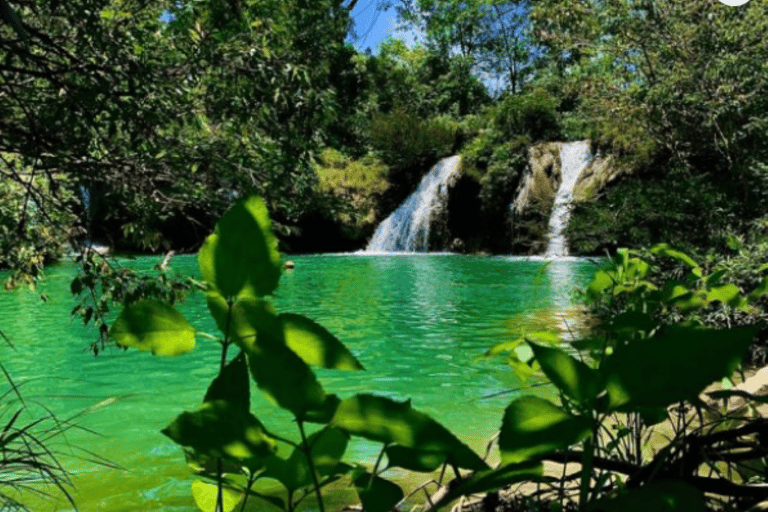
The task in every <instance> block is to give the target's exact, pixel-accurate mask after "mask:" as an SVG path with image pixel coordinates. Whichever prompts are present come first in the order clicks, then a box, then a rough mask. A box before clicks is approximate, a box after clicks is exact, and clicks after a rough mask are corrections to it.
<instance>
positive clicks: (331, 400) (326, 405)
mask: <svg viewBox="0 0 768 512" xmlns="http://www.w3.org/2000/svg"><path fill="white" fill-rule="evenodd" d="M340 403H341V400H340V399H339V397H338V395H325V400H323V403H322V404H321V405H320V406H319V407H316V408H314V409H311V410H309V411H307V413H306V414H305V415H304V421H309V422H312V423H321V424H323V425H325V424H326V423H328V422H330V421H331V418H333V415H334V414H336V408H337V407H338V406H339V404H340Z"/></svg>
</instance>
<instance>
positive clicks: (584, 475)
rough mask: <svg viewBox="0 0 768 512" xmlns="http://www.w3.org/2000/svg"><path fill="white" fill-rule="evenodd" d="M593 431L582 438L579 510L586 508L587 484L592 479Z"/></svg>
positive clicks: (587, 497)
mask: <svg viewBox="0 0 768 512" xmlns="http://www.w3.org/2000/svg"><path fill="white" fill-rule="evenodd" d="M594 438H595V431H594V430H593V431H592V434H591V435H590V436H589V437H588V438H586V439H585V440H584V459H583V461H582V464H581V485H580V486H579V511H581V512H583V511H584V510H586V507H587V501H588V500H589V485H590V480H591V479H592V457H593V456H594V451H595V443H594Z"/></svg>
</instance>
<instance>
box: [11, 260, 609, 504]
mask: <svg viewBox="0 0 768 512" xmlns="http://www.w3.org/2000/svg"><path fill="white" fill-rule="evenodd" d="M292 259H293V260H294V261H295V263H296V268H295V269H294V270H290V271H287V272H285V273H284V275H283V277H282V279H281V282H280V287H279V288H278V290H277V295H276V297H275V299H274V302H275V305H276V307H277V309H278V310H279V311H291V312H296V313H301V314H304V315H307V316H309V317H310V318H312V319H314V320H316V321H318V322H319V323H321V324H322V325H323V326H325V327H326V328H327V329H328V330H330V331H331V332H332V333H334V334H335V335H336V336H338V337H339V338H340V339H341V340H342V341H343V342H344V343H345V344H346V345H347V346H348V347H349V348H350V350H351V351H352V352H353V353H354V354H355V356H356V357H357V358H358V359H359V360H360V361H361V362H362V364H363V365H364V366H365V367H366V371H365V372H357V373H350V372H333V371H327V370H323V371H318V375H319V378H320V380H321V382H322V384H323V386H324V388H325V389H326V391H327V392H330V393H338V394H339V395H340V396H341V397H342V398H345V397H348V396H351V395H352V394H354V393H358V392H375V393H379V394H383V395H386V396H389V397H392V398H396V399H399V400H403V399H406V398H411V399H412V400H413V406H414V407H415V408H417V409H419V410H421V411H424V412H426V413H428V414H431V415H433V416H434V417H435V418H436V419H438V421H440V422H442V423H443V424H444V425H446V426H447V427H448V428H450V429H451V430H453V431H454V432H455V433H456V434H457V435H458V436H459V437H460V438H461V439H462V440H464V441H465V442H466V443H468V444H469V445H470V446H472V447H473V448H474V449H476V450H478V451H481V450H482V449H483V447H484V446H485V444H486V442H487V441H488V439H490V437H491V436H492V435H493V434H494V432H495V431H496V430H497V429H498V426H499V424H500V421H501V415H502V412H503V409H504V407H505V406H506V405H507V404H508V403H509V401H510V400H511V399H513V398H514V397H515V396H517V394H519V392H520V390H519V388H520V387H521V384H520V383H519V382H518V381H517V380H516V378H515V377H514V375H512V373H511V371H509V370H508V368H507V367H506V365H505V363H504V362H503V361H501V360H487V359H484V358H482V357H480V356H481V355H482V354H483V353H484V352H485V351H486V350H487V349H488V348H489V347H490V346H492V345H493V344H494V343H498V342H500V341H503V340H504V339H507V338H509V337H510V336H512V335H513V334H514V333H515V332H517V331H518V330H519V328H520V324H521V323H522V322H525V321H526V319H529V318H533V317H535V316H537V315H539V316H540V315H541V312H542V311H544V312H547V311H551V310H553V309H558V308H562V307H564V306H567V305H569V304H571V303H572V302H573V298H572V293H573V289H574V287H576V286H583V285H584V284H585V283H586V282H587V279H588V276H589V275H590V274H591V273H592V271H593V270H594V265H593V264H592V263H591V262H588V261H586V260H578V259H568V260H562V261H553V262H545V261H540V260H539V261H537V260H526V259H520V258H503V257H498V258H479V257H471V256H457V255H396V256H381V255H376V256H367V255H316V256H297V257H293V258H292ZM159 261H160V258H159V257H142V258H139V259H137V260H135V261H128V262H125V264H126V265H129V266H131V267H132V268H136V269H146V271H149V269H151V268H152V267H153V266H154V265H155V264H156V263H158V262H159ZM172 268H173V270H174V271H176V272H178V273H181V274H185V275H193V276H199V274H198V271H197V268H196V259H195V257H194V256H178V257H176V258H174V260H173V261H172ZM74 273H75V268H74V267H73V266H68V265H62V266H59V267H54V268H52V269H50V272H49V274H48V277H47V278H46V280H45V282H43V283H42V284H41V286H40V288H39V290H38V291H37V292H36V293H30V292H29V291H26V290H17V291H13V292H9V293H2V294H0V329H2V330H3V331H4V332H5V333H6V334H7V335H8V336H9V337H10V338H11V340H12V341H13V342H14V344H15V346H16V349H15V350H12V349H10V348H8V347H2V348H0V351H2V363H3V365H4V366H5V368H6V369H7V370H8V371H9V372H10V374H11V375H12V376H13V378H14V379H15V380H16V382H17V383H23V384H22V387H21V389H22V391H23V392H24V395H25V397H27V398H28V399H30V400H37V401H39V402H41V403H44V404H45V406H47V407H49V408H50V409H51V410H53V411H54V412H55V413H56V414H58V415H59V416H61V417H69V416H72V415H75V414H77V413H78V412H80V411H83V410H86V409H89V408H91V409H92V410H91V411H90V412H88V413H87V414H85V415H83V416H81V417H79V418H78V420H77V421H78V423H79V424H81V425H83V426H85V427H87V428H88V429H90V430H92V431H94V432H97V433H98V434H93V433H86V432H80V431H71V432H70V433H69V434H68V436H67V441H68V442H69V444H70V446H69V447H68V446H60V449H61V450H62V451H65V452H73V451H74V452H75V453H80V452H78V451H77V448H76V447H84V448H86V449H87V450H89V451H91V452H93V453H96V454H98V455H100V456H103V457H106V458H108V459H110V460H111V461H113V462H114V463H116V464H118V465H120V466H122V467H123V468H124V470H113V469H105V468H102V467H99V466H94V465H93V464H90V463H87V462H84V461H78V460H73V459H71V458H67V462H68V465H69V466H70V467H73V468H75V469H76V471H77V473H78V474H77V476H76V479H75V481H76V483H77V485H78V489H79V491H78V494H77V495H76V498H77V501H78V504H79V506H80V509H81V510H84V511H105V512H118V511H121V512H122V511H125V512H127V511H137V510H141V511H158V512H159V511H178V512H182V511H184V512H191V511H194V510H196V508H195V507H194V504H193V502H192V499H191V497H190V492H189V483H190V478H189V477H190V472H189V471H188V470H187V468H186V466H185V465H184V461H183V456H182V453H181V450H180V449H179V448H178V447H177V446H176V445H174V444H173V443H172V442H171V441H170V440H168V439H166V438H165V437H164V436H162V435H161V434H160V433H159V431H160V429H162V428H163V427H165V426H166V425H167V424H168V423H169V422H170V421H172V420H173V419H174V418H175V417H176V415H177V414H179V413H180V412H182V411H184V410H189V409H193V408H195V407H196V406H198V405H199V403H200V400H201V398H202V396H203V394H204V393H205V389H206V387H207V385H208V383H209V382H210V381H211V379H212V378H213V377H214V376H215V374H216V370H217V367H218V358H219V351H218V345H217V344H216V343H214V342H213V341H210V340H207V339H205V338H198V345H197V347H196V348H195V350H194V351H193V352H191V353H190V354H187V355H185V356H181V357H175V358H162V357H152V356H151V355H149V354H147V353H143V352H138V351H134V350H131V351H127V352H124V351H121V350H112V351H107V352H106V353H105V354H102V355H99V356H98V357H94V356H93V355H92V354H90V353H89V352H88V351H87V350H86V347H87V345H88V343H89V342H90V341H91V339H92V338H93V337H94V336H93V333H92V332H90V331H89V330H88V329H85V328H83V327H82V326H81V325H79V324H78V321H73V320H71V319H70V317H69V312H70V310H71V309H72V307H73V306H74V304H75V301H74V299H73V298H72V297H71V296H70V294H69V282H70V280H71V278H72V277H73V275H74ZM43 292H44V293H46V294H48V296H49V302H48V303H45V304H44V303H42V302H41V301H40V300H39V294H40V293H43ZM180 309H181V310H182V312H183V313H184V314H185V315H186V317H187V319H188V320H189V321H190V322H191V323H192V324H193V325H194V326H195V327H196V328H197V329H198V330H200V331H204V332H209V333H212V334H215V333H216V327H215V325H214V324H213V322H212V321H211V320H210V318H209V316H208V311H207V308H206V306H205V303H204V299H203V297H202V296H193V297H191V298H190V300H189V301H188V302H187V303H185V304H183V305H181V306H180ZM508 390H517V391H514V392H510V393H506V394H503V395H499V393H501V392H504V391H508ZM537 392H539V393H543V392H545V391H537ZM254 394H255V396H254V399H253V407H252V409H253V412H254V414H256V416H257V417H259V418H260V419H261V420H262V421H263V422H264V423H265V424H266V425H267V426H268V427H269V428H270V429H271V430H273V431H276V432H279V433H283V434H284V435H286V436H288V437H294V438H295V437H297V434H296V432H295V430H296V429H295V426H294V425H292V423H291V422H290V417H289V416H288V415H287V414H286V413H283V412H282V411H279V410H277V409H276V408H275V407H274V406H272V405H271V404H269V403H268V402H267V401H266V400H264V399H263V398H261V397H260V396H258V391H255V390H254ZM100 404H105V405H100ZM350 449H351V455H352V457H351V458H352V459H353V460H358V461H361V462H363V463H368V464H371V463H372V462H373V459H374V457H375V455H376V452H375V449H376V448H375V447H374V446H372V445H368V444H366V443H364V442H359V443H354V444H353V445H351V448H350ZM69 508H70V507H68V506H67V505H66V504H65V503H58V504H51V503H49V502H42V503H35V506H34V507H33V509H34V510H38V511H41V512H43V511H46V510H59V511H62V510H69ZM260 509H261V507H260V506H259V507H255V508H253V510H260Z"/></svg>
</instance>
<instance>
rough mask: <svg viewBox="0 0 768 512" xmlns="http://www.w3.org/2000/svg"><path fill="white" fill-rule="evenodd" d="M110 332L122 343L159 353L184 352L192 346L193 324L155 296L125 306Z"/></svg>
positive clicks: (193, 337)
mask: <svg viewBox="0 0 768 512" xmlns="http://www.w3.org/2000/svg"><path fill="white" fill-rule="evenodd" d="M109 335H110V336H111V337H112V339H113V340H115V343H117V344H118V345H119V346H121V347H135V348H138V349H141V350H148V351H150V352H152V354H155V355H160V356H178V355H181V354H186V353H187V352H189V351H190V350H192V349H193V348H194V347H195V329H194V327H192V326H191V325H189V322H187V321H186V319H185V318H184V317H183V316H182V314H181V313H179V312H178V311H176V309H175V308H174V307H173V306H171V305H170V304H167V303H165V302H161V301H159V300H157V299H146V300H142V301H139V302H136V303H134V304H130V305H128V306H125V307H124V308H123V311H122V312H121V313H120V316H118V317H117V320H115V322H114V323H113V324H112V327H111V328H110V329H109Z"/></svg>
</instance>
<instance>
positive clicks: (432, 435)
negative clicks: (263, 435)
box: [330, 394, 488, 469]
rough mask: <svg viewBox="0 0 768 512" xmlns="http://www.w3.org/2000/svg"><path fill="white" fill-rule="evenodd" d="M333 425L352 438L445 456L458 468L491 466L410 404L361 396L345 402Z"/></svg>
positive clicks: (332, 422)
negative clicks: (362, 438) (356, 437)
mask: <svg viewBox="0 0 768 512" xmlns="http://www.w3.org/2000/svg"><path fill="white" fill-rule="evenodd" d="M330 424H331V425H335V426H338V427H340V428H342V429H344V430H346V431H347V432H349V433H350V434H352V435H356V436H360V437H364V438H366V439H371V440H373V441H379V442H381V443H384V444H390V443H396V444H398V445H401V446H404V447H406V448H414V449H418V450H420V451H422V452H427V453H435V454H443V456H444V458H447V457H450V458H451V460H452V461H453V462H454V463H455V464H456V465H457V466H459V467H461V468H465V469H484V468H487V467H488V466H487V465H486V464H485V462H483V460H482V459H481V458H480V457H479V456H478V455H477V454H476V453H475V452H473V451H472V450H471V449H469V447H467V446H466V445H465V444H464V443H462V442H461V441H459V440H458V439H457V438H456V436H454V435H453V434H452V433H451V432H450V431H449V430H448V429H446V428H445V427H444V426H442V425H441V424H440V423H438V422H436V421H435V420H433V419H432V418H430V417H429V416H427V415H426V414H424V413H422V412H419V411H416V410H414V409H413V408H411V404H410V401H407V402H396V401H394V400H391V399H389V398H385V397H381V396H374V395H367V394H361V395H356V396H354V397H352V398H349V399H347V400H344V401H342V402H341V403H340V404H339V406H338V407H337V408H336V414H334V416H333V419H332V420H331V423H330Z"/></svg>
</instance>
